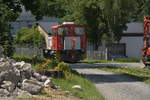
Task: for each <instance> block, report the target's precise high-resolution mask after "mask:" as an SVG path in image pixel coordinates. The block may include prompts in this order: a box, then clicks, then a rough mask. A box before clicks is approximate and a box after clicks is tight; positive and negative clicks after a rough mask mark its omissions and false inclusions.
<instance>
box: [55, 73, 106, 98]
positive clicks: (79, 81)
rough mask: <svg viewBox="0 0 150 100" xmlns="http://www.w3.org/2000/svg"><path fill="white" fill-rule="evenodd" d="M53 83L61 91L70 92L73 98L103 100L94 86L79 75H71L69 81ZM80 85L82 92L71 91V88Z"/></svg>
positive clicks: (58, 80) (63, 80)
mask: <svg viewBox="0 0 150 100" xmlns="http://www.w3.org/2000/svg"><path fill="white" fill-rule="evenodd" d="M53 81H54V83H55V84H57V85H59V86H60V87H61V88H62V89H63V90H65V91H70V92H71V93H72V94H73V95H74V96H77V97H79V98H81V99H82V100H104V98H103V96H102V95H101V94H100V93H99V92H98V91H97V89H96V87H95V85H94V84H93V83H92V82H90V81H89V80H86V79H85V78H83V77H82V76H80V75H76V74H72V79H71V80H65V79H53ZM74 85H80V86H81V87H82V90H76V89H73V88H72V86H74Z"/></svg>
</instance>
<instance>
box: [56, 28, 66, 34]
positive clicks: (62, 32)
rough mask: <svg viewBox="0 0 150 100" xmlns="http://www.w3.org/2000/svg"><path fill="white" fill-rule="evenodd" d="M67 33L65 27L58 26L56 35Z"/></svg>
mask: <svg viewBox="0 0 150 100" xmlns="http://www.w3.org/2000/svg"><path fill="white" fill-rule="evenodd" d="M67 33H68V28H67V27H61V28H58V35H66V34H67Z"/></svg>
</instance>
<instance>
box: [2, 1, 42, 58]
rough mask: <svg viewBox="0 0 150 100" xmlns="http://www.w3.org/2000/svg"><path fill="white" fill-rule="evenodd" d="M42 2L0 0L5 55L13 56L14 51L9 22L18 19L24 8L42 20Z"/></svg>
mask: <svg viewBox="0 0 150 100" xmlns="http://www.w3.org/2000/svg"><path fill="white" fill-rule="evenodd" d="M40 2H41V0H0V45H2V46H3V48H4V54H5V55H7V56H12V55H13V51H14V47H13V38H12V36H11V33H10V28H11V27H10V25H9V22H11V21H14V20H16V19H17V17H18V16H19V14H20V13H21V11H22V6H24V7H25V8H26V10H30V11H31V12H32V13H33V14H34V15H35V17H36V19H37V20H40V19H41V18H42V16H43V13H42V10H43V9H42V5H41V3H40Z"/></svg>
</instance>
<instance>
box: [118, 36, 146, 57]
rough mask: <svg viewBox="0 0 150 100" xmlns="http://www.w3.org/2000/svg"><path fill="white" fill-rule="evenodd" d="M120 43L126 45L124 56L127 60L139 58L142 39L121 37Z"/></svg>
mask: <svg viewBox="0 0 150 100" xmlns="http://www.w3.org/2000/svg"><path fill="white" fill-rule="evenodd" d="M120 42H121V43H126V55H127V56H128V57H129V58H140V57H141V49H142V48H143V37H142V36H140V37H139V36H138V37H122V39H121V41H120Z"/></svg>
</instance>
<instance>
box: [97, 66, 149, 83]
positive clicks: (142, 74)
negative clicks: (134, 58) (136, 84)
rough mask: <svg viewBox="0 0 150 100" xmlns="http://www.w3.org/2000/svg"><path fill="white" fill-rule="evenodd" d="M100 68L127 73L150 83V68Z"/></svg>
mask: <svg viewBox="0 0 150 100" xmlns="http://www.w3.org/2000/svg"><path fill="white" fill-rule="evenodd" d="M99 69H100V70H105V71H111V72H114V73H120V74H126V75H129V76H131V77H133V78H137V79H139V80H140V81H143V82H145V83H147V84H150V70H146V69H138V68H113V67H112V68H108V67H107V68H99Z"/></svg>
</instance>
